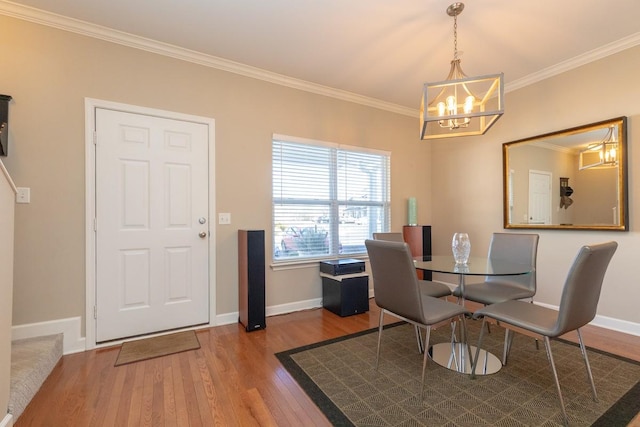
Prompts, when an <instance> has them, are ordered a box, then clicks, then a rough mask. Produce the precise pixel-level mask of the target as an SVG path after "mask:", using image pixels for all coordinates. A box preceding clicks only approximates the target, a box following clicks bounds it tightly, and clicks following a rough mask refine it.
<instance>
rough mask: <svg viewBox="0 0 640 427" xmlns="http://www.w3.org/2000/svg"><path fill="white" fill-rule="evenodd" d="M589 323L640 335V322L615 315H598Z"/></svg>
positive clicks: (549, 305) (554, 308)
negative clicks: (622, 318)
mask: <svg viewBox="0 0 640 427" xmlns="http://www.w3.org/2000/svg"><path fill="white" fill-rule="evenodd" d="M534 304H537V305H540V306H541V307H547V308H551V309H553V310H557V309H558V308H559V307H558V306H557V305H551V304H543V303H539V302H536V301H534ZM589 324H590V325H592V326H598V327H600V328H603V329H610V330H612V331H617V332H622V333H624V334H629V335H635V336H637V337H640V323H633V322H629V321H628V320H621V319H614V318H613V317H608V316H600V315H596V317H595V318H594V319H593V320H592V321H591V322H589Z"/></svg>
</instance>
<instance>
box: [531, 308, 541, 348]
mask: <svg viewBox="0 0 640 427" xmlns="http://www.w3.org/2000/svg"><path fill="white" fill-rule="evenodd" d="M529 302H530V303H531V304H533V297H531V301H529ZM535 340H536V350H540V343H539V342H538V338H537V337H536V338H535Z"/></svg>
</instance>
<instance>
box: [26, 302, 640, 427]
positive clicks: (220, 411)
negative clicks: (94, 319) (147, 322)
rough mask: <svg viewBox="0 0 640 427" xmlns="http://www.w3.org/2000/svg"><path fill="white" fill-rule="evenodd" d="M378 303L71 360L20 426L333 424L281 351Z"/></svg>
mask: <svg viewBox="0 0 640 427" xmlns="http://www.w3.org/2000/svg"><path fill="white" fill-rule="evenodd" d="M370 305H371V310H370V311H369V312H367V313H363V314H360V315H356V316H349V317H344V318H341V317H339V316H336V315H334V314H333V313H331V312H329V311H327V310H323V309H314V310H308V311H302V312H297V313H291V314H287V315H282V316H274V317H269V318H268V319H267V329H265V330H261V331H255V332H250V333H247V332H245V331H244V330H243V329H242V328H241V327H240V326H239V325H236V324H234V325H226V326H219V327H215V328H209V329H203V330H199V331H198V333H197V334H198V339H199V340H200V343H201V348H200V349H199V350H195V351H188V352H184V353H179V354H174V355H170V356H165V357H161V358H157V359H151V360H147V361H143V362H138V363H133V364H129V365H124V366H120V367H114V366H113V365H114V362H115V360H116V358H117V356H118V351H119V346H118V347H111V348H106V349H99V350H93V351H87V352H84V353H79V354H72V355H68V356H64V357H63V358H62V360H61V361H60V363H59V364H58V365H57V366H56V368H55V369H54V371H53V372H52V374H51V376H50V377H49V378H48V379H47V380H46V382H45V383H44V384H43V386H42V388H41V389H40V391H39V392H38V394H37V395H36V396H35V398H34V399H33V400H32V402H31V403H30V404H29V406H28V407H27V408H26V410H25V412H24V413H23V414H22V416H21V417H20V418H19V419H18V421H17V422H16V424H15V426H16V427H23V426H214V425H215V426H243V427H244V426H327V425H330V424H329V422H328V421H327V419H326V418H325V417H324V415H323V414H322V413H321V412H320V411H319V410H318V408H317V407H316V406H315V405H314V404H313V403H312V402H311V400H310V399H309V398H308V397H307V396H306V395H305V393H304V392H303V391H302V389H300V387H298V385H297V383H296V382H295V381H294V380H293V379H292V378H291V377H290V376H289V374H288V373H287V372H286V371H285V370H284V368H283V367H282V366H281V365H280V364H279V362H278V360H277V359H276V357H275V356H274V354H275V353H277V352H280V351H283V350H288V349H291V348H294V347H299V346H302V345H306V344H311V343H315V342H319V341H322V340H326V339H329V338H334V337H339V336H342V335H346V334H350V333H353V332H357V331H361V330H365V329H368V328H373V327H375V326H376V325H377V321H378V316H379V309H378V308H377V307H376V306H375V304H374V302H373V300H371V302H370ZM386 318H387V321H388V322H389V323H391V322H393V321H394V320H393V318H391V316H386ZM583 337H584V339H585V342H586V344H587V345H588V346H590V347H595V348H601V349H603V350H606V351H609V352H613V353H616V354H619V355H621V356H624V357H627V358H630V359H634V360H638V361H640V337H635V336H630V335H625V334H621V333H617V332H612V331H607V330H602V329H599V328H595V327H586V328H584V331H583ZM568 338H569V339H571V338H574V337H568ZM574 339H575V338H574ZM631 425H633V426H640V416H639V417H636V419H635V420H634V422H633V423H632V424H631Z"/></svg>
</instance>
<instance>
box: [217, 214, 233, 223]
mask: <svg viewBox="0 0 640 427" xmlns="http://www.w3.org/2000/svg"><path fill="white" fill-rule="evenodd" d="M218 224H231V214H230V213H219V214H218Z"/></svg>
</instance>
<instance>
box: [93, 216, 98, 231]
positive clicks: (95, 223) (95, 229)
mask: <svg viewBox="0 0 640 427" xmlns="http://www.w3.org/2000/svg"><path fill="white" fill-rule="evenodd" d="M93 231H98V218H93Z"/></svg>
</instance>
